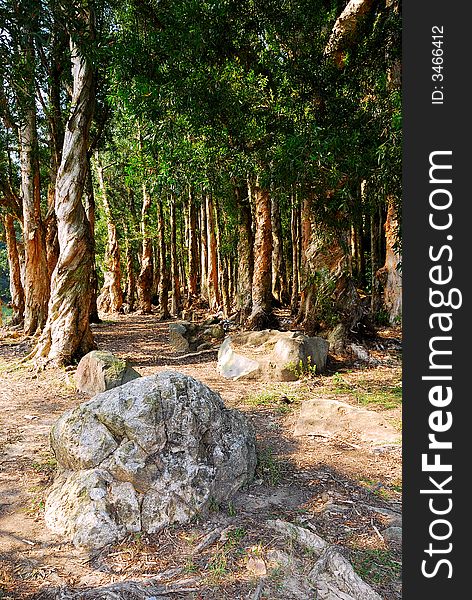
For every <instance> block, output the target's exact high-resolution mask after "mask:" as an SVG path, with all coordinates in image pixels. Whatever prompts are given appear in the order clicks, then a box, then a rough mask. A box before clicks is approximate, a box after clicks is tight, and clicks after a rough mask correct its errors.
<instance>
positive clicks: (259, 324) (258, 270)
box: [247, 182, 273, 329]
mask: <svg viewBox="0 0 472 600" xmlns="http://www.w3.org/2000/svg"><path fill="white" fill-rule="evenodd" d="M250 194H251V197H252V199H253V202H254V207H255V222H256V235H255V240H254V274H253V277H252V312H251V314H250V316H249V318H248V322H247V325H248V327H250V328H251V329H265V328H266V327H267V326H269V324H270V323H271V317H272V299H273V297H272V249H273V245H272V221H271V202H270V194H269V191H268V190H266V189H263V188H261V187H260V186H259V184H258V183H257V182H256V183H255V184H254V185H251V188H250Z"/></svg>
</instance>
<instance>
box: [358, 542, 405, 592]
mask: <svg viewBox="0 0 472 600" xmlns="http://www.w3.org/2000/svg"><path fill="white" fill-rule="evenodd" d="M351 561H352V565H353V567H354V570H355V571H356V573H357V574H358V575H359V576H360V577H362V579H364V580H365V581H367V583H374V584H379V583H385V582H386V581H393V580H396V579H398V577H399V576H400V573H401V564H400V563H399V562H398V561H396V560H395V559H394V557H393V554H392V552H391V551H390V550H371V549H368V550H357V551H354V552H352V556H351Z"/></svg>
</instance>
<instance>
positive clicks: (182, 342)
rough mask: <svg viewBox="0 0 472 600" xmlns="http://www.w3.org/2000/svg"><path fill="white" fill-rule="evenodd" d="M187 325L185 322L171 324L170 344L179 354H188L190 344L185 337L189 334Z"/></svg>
mask: <svg viewBox="0 0 472 600" xmlns="http://www.w3.org/2000/svg"><path fill="white" fill-rule="evenodd" d="M187 325H189V323H186V322H185V321H181V322H179V323H169V344H170V345H171V346H172V348H173V349H174V350H176V351H177V352H187V351H188V349H189V342H188V340H187V338H186V337H185V336H186V334H187Z"/></svg>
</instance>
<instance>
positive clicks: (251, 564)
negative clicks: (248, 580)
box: [246, 556, 267, 577]
mask: <svg viewBox="0 0 472 600" xmlns="http://www.w3.org/2000/svg"><path fill="white" fill-rule="evenodd" d="M246 569H247V570H248V571H249V572H250V573H252V574H253V575H255V576H256V577H264V575H266V574H267V567H266V564H265V562H264V561H263V560H262V558H259V557H258V556H250V557H249V559H248V561H247V564H246Z"/></svg>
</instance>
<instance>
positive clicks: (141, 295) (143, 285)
mask: <svg viewBox="0 0 472 600" xmlns="http://www.w3.org/2000/svg"><path fill="white" fill-rule="evenodd" d="M150 207H151V196H150V195H149V193H148V191H147V188H146V184H144V183H143V206H142V210H141V237H142V240H143V246H142V253H141V270H140V272H139V275H138V282H137V288H138V308H139V310H141V311H142V312H143V313H146V314H149V313H151V312H152V310H151V290H152V281H153V267H152V240H151V237H150V233H149V209H150Z"/></svg>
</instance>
